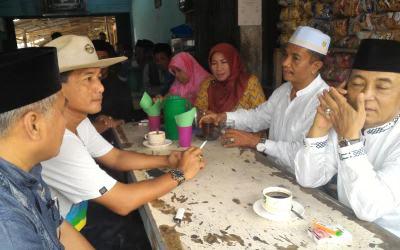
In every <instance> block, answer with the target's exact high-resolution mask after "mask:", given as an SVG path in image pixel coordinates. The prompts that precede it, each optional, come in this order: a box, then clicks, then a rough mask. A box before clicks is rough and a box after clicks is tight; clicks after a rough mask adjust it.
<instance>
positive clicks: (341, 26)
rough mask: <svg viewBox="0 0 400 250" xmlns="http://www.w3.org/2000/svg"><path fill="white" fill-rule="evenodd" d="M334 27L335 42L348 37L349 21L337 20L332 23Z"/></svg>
mask: <svg viewBox="0 0 400 250" xmlns="http://www.w3.org/2000/svg"><path fill="white" fill-rule="evenodd" d="M331 25H332V35H333V36H334V37H335V40H337V39H340V38H342V37H345V36H347V34H348V28H349V26H348V19H347V18H346V19H336V20H333V21H332V22H331Z"/></svg>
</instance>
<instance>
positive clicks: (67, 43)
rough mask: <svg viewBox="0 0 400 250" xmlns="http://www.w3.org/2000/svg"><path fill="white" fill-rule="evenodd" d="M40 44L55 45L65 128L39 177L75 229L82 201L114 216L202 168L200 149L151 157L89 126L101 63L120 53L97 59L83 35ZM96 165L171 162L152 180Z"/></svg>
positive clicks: (81, 219) (82, 220)
mask: <svg viewBox="0 0 400 250" xmlns="http://www.w3.org/2000/svg"><path fill="white" fill-rule="evenodd" d="M46 46H50V47H56V48H57V54H58V63H59V66H60V72H62V74H61V82H62V90H63V93H64V95H65V97H66V98H67V101H68V103H67V107H66V110H65V112H64V116H65V118H66V120H67V125H66V128H67V129H66V131H65V134H64V138H63V142H62V145H61V150H60V153H59V154H58V155H57V156H56V157H54V158H52V159H50V160H48V161H45V162H43V163H42V164H43V178H44V180H45V181H46V182H47V183H48V184H49V186H50V187H51V191H52V195H53V196H57V197H58V199H59V201H60V211H61V214H62V215H63V216H65V218H66V220H67V221H68V222H70V223H71V224H72V225H73V226H74V227H75V228H77V229H78V230H80V229H82V228H83V227H84V226H85V224H86V211H87V204H88V202H87V201H88V200H93V201H95V202H96V203H99V204H101V205H104V206H105V207H107V208H108V209H110V210H111V211H113V212H115V213H117V214H119V215H127V214H128V213H130V212H131V211H132V210H134V209H136V208H138V207H140V206H142V205H143V204H145V203H147V202H149V201H151V200H154V199H156V198H158V197H160V196H162V195H164V194H165V193H167V192H169V191H170V190H172V189H173V188H175V187H176V186H177V185H179V184H181V183H182V182H183V181H185V180H189V179H192V178H193V177H194V176H195V175H196V174H197V172H198V171H199V169H200V168H202V167H204V162H203V161H202V156H201V150H200V149H198V148H194V147H193V148H190V149H188V150H187V151H186V152H184V153H181V152H173V153H171V154H170V155H168V156H152V155H145V154H140V153H136V152H129V151H123V150H119V149H117V148H114V147H113V146H112V145H111V144H109V143H108V142H107V141H106V140H104V139H103V137H101V135H100V134H99V133H98V132H97V131H96V130H95V128H94V127H93V125H92V124H91V123H90V121H89V119H88V118H87V115H88V114H94V113H97V112H99V111H100V109H101V102H102V93H103V91H104V88H103V85H102V84H101V82H100V78H101V75H100V71H101V68H102V67H108V66H110V65H113V64H115V63H119V62H121V61H124V60H125V59H126V57H114V58H107V59H102V60H99V59H98V57H97V54H96V51H95V48H94V47H93V44H92V42H91V41H90V39H89V38H87V37H83V36H75V35H67V36H62V37H59V38H57V39H55V40H53V41H51V42H50V43H48V44H47V45H46ZM96 161H97V162H100V163H101V164H103V165H105V166H107V167H109V168H111V169H113V170H120V171H130V170H134V169H149V168H158V167H171V168H172V169H171V170H170V171H169V173H166V174H164V175H162V176H160V177H157V178H154V179H152V180H147V181H142V182H137V183H131V184H124V183H120V182H117V181H116V180H114V179H113V178H112V177H110V176H109V175H108V174H107V173H106V172H105V171H103V170H102V169H100V167H99V165H98V164H97V163H96Z"/></svg>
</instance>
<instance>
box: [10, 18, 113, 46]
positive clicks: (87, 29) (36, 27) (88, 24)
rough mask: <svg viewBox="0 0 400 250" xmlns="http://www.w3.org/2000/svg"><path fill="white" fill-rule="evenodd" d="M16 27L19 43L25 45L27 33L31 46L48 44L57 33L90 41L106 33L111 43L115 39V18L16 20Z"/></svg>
mask: <svg viewBox="0 0 400 250" xmlns="http://www.w3.org/2000/svg"><path fill="white" fill-rule="evenodd" d="M14 26H15V35H16V38H17V43H24V33H25V34H26V41H27V43H30V44H31V46H40V45H42V44H44V43H47V42H48V41H50V40H51V37H50V35H51V34H52V33H53V32H57V31H58V32H61V33H62V34H63V35H68V34H74V35H84V36H88V37H89V38H90V39H97V38H98V34H99V32H105V33H108V35H109V37H108V40H109V41H113V40H114V37H115V36H114V34H115V17H113V16H107V17H104V16H103V17H69V18H40V19H15V20H14ZM106 27H107V28H106ZM107 31H108V32H107Z"/></svg>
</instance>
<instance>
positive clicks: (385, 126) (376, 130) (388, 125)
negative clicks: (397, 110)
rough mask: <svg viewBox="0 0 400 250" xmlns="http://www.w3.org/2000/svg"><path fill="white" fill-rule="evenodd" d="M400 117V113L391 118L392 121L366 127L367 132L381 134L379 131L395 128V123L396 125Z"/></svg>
mask: <svg viewBox="0 0 400 250" xmlns="http://www.w3.org/2000/svg"><path fill="white" fill-rule="evenodd" d="M399 119H400V114H398V115H396V116H395V117H394V118H393V120H391V121H390V122H387V123H385V124H383V125H381V126H378V127H374V128H368V129H366V130H365V133H366V134H370V135H374V134H379V133H382V132H385V131H386V130H389V129H391V128H393V127H394V125H396V123H397V122H398V121H399Z"/></svg>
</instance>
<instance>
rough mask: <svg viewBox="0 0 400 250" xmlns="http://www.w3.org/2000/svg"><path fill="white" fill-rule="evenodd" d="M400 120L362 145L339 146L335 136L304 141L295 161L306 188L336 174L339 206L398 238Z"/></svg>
mask: <svg viewBox="0 0 400 250" xmlns="http://www.w3.org/2000/svg"><path fill="white" fill-rule="evenodd" d="M399 118H400V116H397V117H395V118H394V119H393V120H392V121H391V122H388V123H386V124H384V125H382V126H379V127H375V128H369V129H366V130H365V131H364V135H363V137H362V141H361V142H359V143H356V144H353V145H350V146H346V147H342V148H340V147H338V139H337V134H336V133H335V131H334V130H331V131H330V133H329V135H327V136H325V137H320V138H306V139H304V146H303V147H302V148H301V149H300V150H299V152H298V153H297V155H296V159H295V164H296V167H295V170H296V178H297V181H298V182H299V184H301V185H302V186H306V187H319V186H322V185H324V184H326V183H327V182H328V181H329V180H330V179H331V178H332V176H334V175H335V174H336V173H337V179H338V180H337V188H338V197H339V201H340V202H342V203H343V204H345V205H346V206H348V207H350V208H352V209H353V211H354V213H355V214H356V215H357V217H358V218H360V219H362V220H366V221H373V222H375V223H377V224H378V225H380V226H382V227H383V228H386V229H387V230H389V231H391V232H392V233H394V234H396V235H397V236H398V237H400V121H399Z"/></svg>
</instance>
